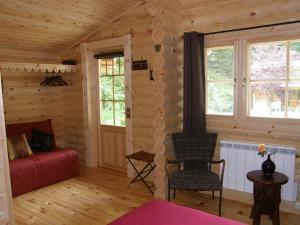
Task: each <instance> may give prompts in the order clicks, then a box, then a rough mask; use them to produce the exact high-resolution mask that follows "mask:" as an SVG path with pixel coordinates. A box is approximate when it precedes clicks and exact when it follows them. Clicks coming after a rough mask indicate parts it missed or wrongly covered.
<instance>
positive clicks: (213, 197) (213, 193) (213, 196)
mask: <svg viewBox="0 0 300 225" xmlns="http://www.w3.org/2000/svg"><path fill="white" fill-rule="evenodd" d="M212 199H215V192H214V191H212Z"/></svg>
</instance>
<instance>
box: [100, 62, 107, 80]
mask: <svg viewBox="0 0 300 225" xmlns="http://www.w3.org/2000/svg"><path fill="white" fill-rule="evenodd" d="M99 72H100V74H99V75H100V76H101V75H106V60H105V59H101V60H99Z"/></svg>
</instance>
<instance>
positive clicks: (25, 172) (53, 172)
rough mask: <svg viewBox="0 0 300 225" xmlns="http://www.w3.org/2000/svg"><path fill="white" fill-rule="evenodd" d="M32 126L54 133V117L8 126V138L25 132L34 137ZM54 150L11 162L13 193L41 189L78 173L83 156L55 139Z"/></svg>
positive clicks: (28, 136)
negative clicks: (63, 146) (59, 146)
mask: <svg viewBox="0 0 300 225" xmlns="http://www.w3.org/2000/svg"><path fill="white" fill-rule="evenodd" d="M32 128H35V129H37V130H40V131H43V132H47V133H50V134H53V129H52V125H51V120H50V119H49V120H45V121H40V122H32V123H19V124H9V125H6V135H7V136H8V137H10V136H15V135H20V134H23V133H25V134H26V137H27V140H28V142H30V140H31V132H32ZM52 146H53V148H52V151H51V152H41V153H35V154H34V155H32V156H29V157H25V158H20V159H15V160H11V161H10V162H9V167H10V177H11V186H12V195H13V196H17V195H20V194H23V193H26V192H29V191H32V190H35V189H37V188H40V187H43V186H46V185H49V184H53V183H56V182H58V181H62V180H65V179H68V178H70V177H74V176H77V175H78V174H79V156H78V153H77V152H76V151H74V150H71V149H60V148H58V147H57V146H56V142H55V138H54V139H53V143H52Z"/></svg>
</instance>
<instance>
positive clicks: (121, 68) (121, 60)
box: [120, 57, 125, 74]
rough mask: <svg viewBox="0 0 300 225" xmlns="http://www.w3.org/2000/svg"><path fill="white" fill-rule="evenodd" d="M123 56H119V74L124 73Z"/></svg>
mask: <svg viewBox="0 0 300 225" xmlns="http://www.w3.org/2000/svg"><path fill="white" fill-rule="evenodd" d="M124 67H125V65H124V57H120V74H124Z"/></svg>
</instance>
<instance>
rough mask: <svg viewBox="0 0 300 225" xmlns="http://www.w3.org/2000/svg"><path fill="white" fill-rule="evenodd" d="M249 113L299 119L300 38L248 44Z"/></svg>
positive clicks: (251, 114) (254, 115)
mask: <svg viewBox="0 0 300 225" xmlns="http://www.w3.org/2000/svg"><path fill="white" fill-rule="evenodd" d="M247 61H248V62H247V63H248V115H249V116H252V117H275V118H300V40H294V41H278V42H267V43H254V44H249V45H248V59H247Z"/></svg>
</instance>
